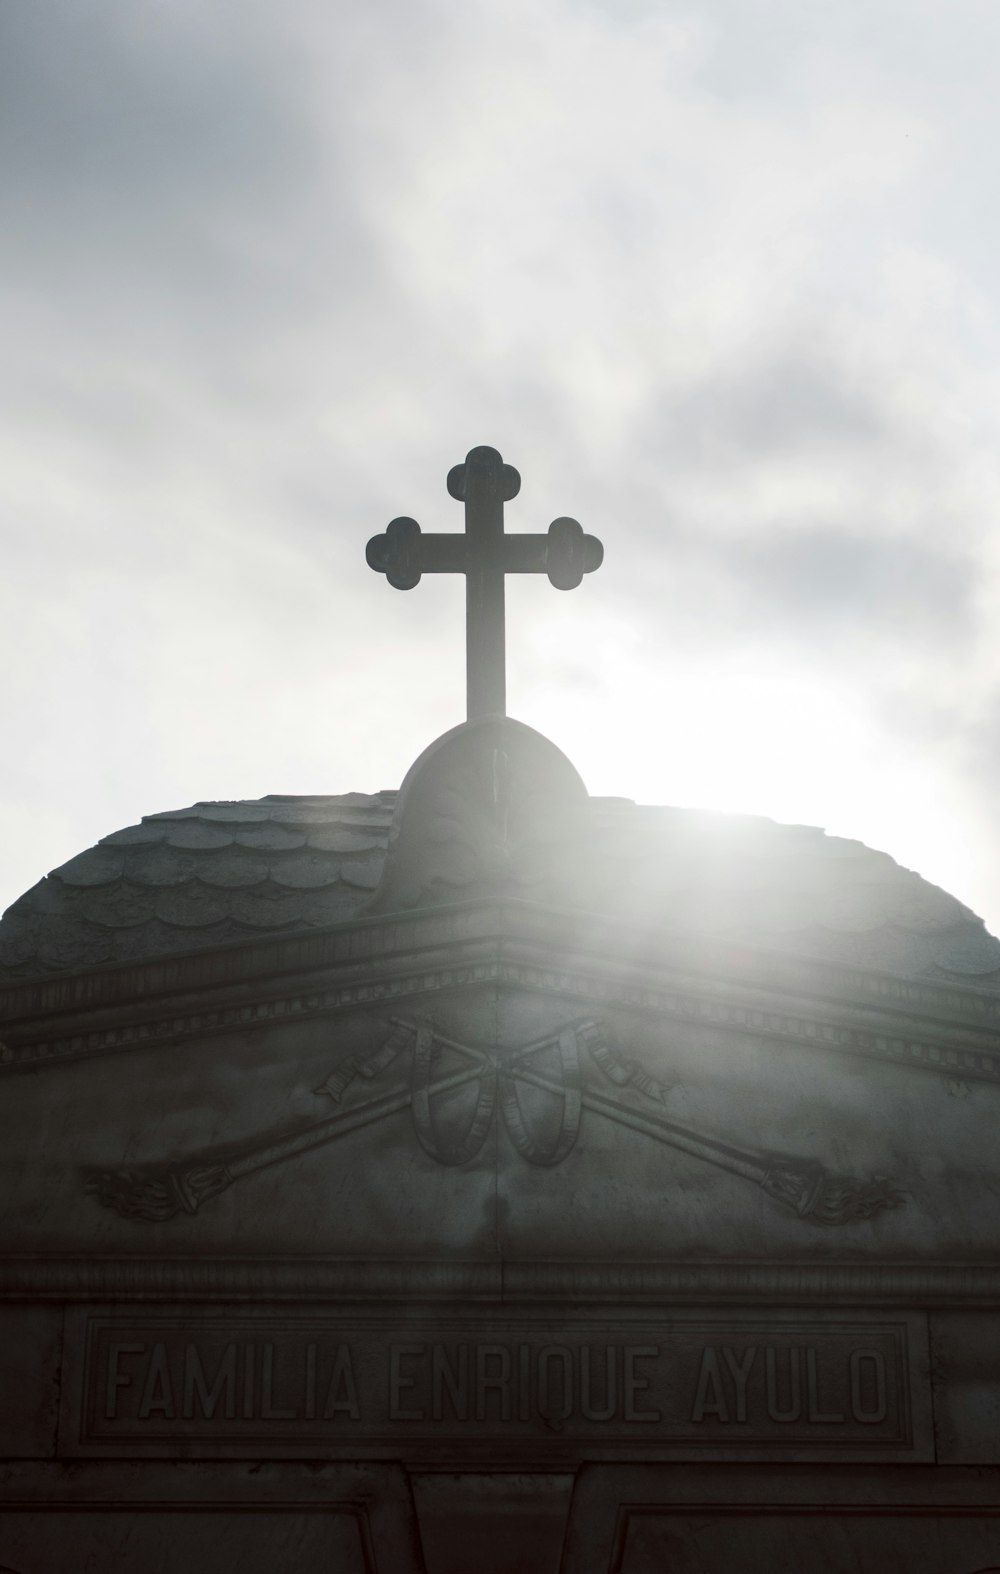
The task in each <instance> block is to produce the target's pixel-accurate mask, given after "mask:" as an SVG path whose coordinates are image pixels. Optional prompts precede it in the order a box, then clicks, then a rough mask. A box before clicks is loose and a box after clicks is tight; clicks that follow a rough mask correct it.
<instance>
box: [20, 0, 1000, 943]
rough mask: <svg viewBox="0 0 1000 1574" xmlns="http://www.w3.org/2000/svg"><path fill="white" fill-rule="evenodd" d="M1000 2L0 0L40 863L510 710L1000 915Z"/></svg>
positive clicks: (24, 777) (327, 786)
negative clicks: (479, 472)
mask: <svg viewBox="0 0 1000 1574" xmlns="http://www.w3.org/2000/svg"><path fill="white" fill-rule="evenodd" d="M998 147H1000V4H998V3H997V0H835V3H825V0H824V3H820V0H698V3H697V4H694V3H691V4H688V3H675V0H604V3H598V0H590V3H580V0H388V3H387V0H365V3H364V4H362V3H357V0H352V3H346V0H282V3H279V0H213V3H209V4H205V3H204V0H159V3H153V0H0V178H2V187H3V190H2V206H0V214H2V219H0V251H2V269H0V286H2V298H0V335H2V347H3V348H2V363H0V365H2V373H0V397H2V400H3V421H2V443H3V454H2V467H0V544H2V560H3V589H2V597H3V602H2V616H0V642H2V651H3V670H4V675H5V681H4V685H3V696H2V717H0V721H2V734H0V736H2V738H3V750H4V761H3V772H2V777H0V794H2V825H3V849H2V851H3V857H2V867H0V907H2V906H5V905H6V904H7V903H8V902H9V901H11V900H13V899H14V898H15V897H16V896H17V895H18V894H19V893H20V892H21V891H22V890H24V889H25V888H26V887H28V886H29V885H32V884H33V883H34V882H35V880H36V879H38V878H39V877H40V876H41V875H42V874H44V873H45V872H47V871H48V870H50V869H52V868H54V867H56V866H57V865H58V864H60V863H62V862H63V861H65V860H66V859H67V858H69V857H70V856H71V855H72V854H74V853H75V852H77V851H79V850H80V849H81V848H83V847H85V846H88V845H90V844H92V843H93V842H94V841H96V840H97V838H98V837H100V836H102V835H104V834H106V833H107V832H109V831H112V830H114V829H116V828H117V827H119V826H122V825H126V824H130V823H133V822H134V821H136V820H137V819H138V818H139V817H140V816H141V815H142V814H143V813H149V812H153V811H156V810H161V809H169V808H176V807H180V806H183V805H185V804H187V803H190V802H192V801H194V800H196V799H199V798H229V797H256V796H259V795H260V794H263V793H268V792H280V793H299V792H301V793H316V792H319V793H325V792H344V791H348V790H351V789H362V790H373V789H378V788H381V787H390V786H397V785H398V783H399V781H400V779H401V777H402V775H403V774H404V772H405V770H406V768H407V766H408V765H409V764H410V762H411V760H412V759H413V758H414V757H415V755H416V754H417V753H418V752H419V751H420V749H421V748H422V747H423V746H424V745H425V744H426V743H428V742H429V741H430V740H431V738H433V737H434V736H435V735H436V734H437V733H439V732H441V731H443V730H444V729H445V728H447V727H449V726H451V725H452V724H454V723H455V722H456V721H459V720H461V719H462V717H463V715H464V657H463V600H462V588H461V586H460V585H459V584H457V583H454V582H446V581H444V580H442V579H433V580H425V581H424V582H423V583H422V584H421V585H420V586H419V587H418V589H417V590H415V591H413V592H411V593H409V594H406V595H402V594H399V593H397V592H395V591H393V590H391V589H390V588H389V587H388V586H387V584H386V583H385V581H384V580H382V579H381V578H379V577H378V576H376V575H374V574H372V573H371V571H370V570H369V569H367V568H366V566H365V561H364V547H365V542H366V540H367V538H368V537H369V536H370V535H372V534H374V533H376V532H377V531H380V530H382V529H384V527H385V524H386V523H387V521H388V520H389V519H390V518H391V517H392V516H393V515H396V514H412V515H414V516H415V517H416V518H418V519H419V520H420V522H421V523H422V525H423V526H424V527H425V528H428V529H437V530H441V529H459V528H460V527H461V523H462V511H461V508H460V506H459V505H458V504H456V503H455V502H453V501H452V500H451V499H450V498H449V497H448V496H447V494H446V492H445V488H444V479H445V475H446V473H447V471H448V469H449V468H450V467H451V465H453V464H454V463H456V462H457V461H459V460H460V459H461V458H462V457H463V456H464V454H465V452H466V450H467V449H468V448H470V447H472V446H474V445H475V444H478V443H489V444H492V445H493V446H494V447H497V448H499V449H500V450H501V451H502V453H503V455H504V458H505V459H506V460H508V461H509V462H510V463H512V464H514V465H516V466H517V468H518V469H519V470H520V472H521V475H522V489H521V495H520V497H519V498H518V499H517V500H516V502H515V503H513V504H511V505H510V506H509V507H508V510H507V515H508V526H509V528H511V529H518V530H526V529H527V530H538V529H544V528H545V527H546V526H547V525H548V523H549V521H550V520H551V519H552V518H554V517H555V516H556V515H558V514H572V515H575V516H576V517H577V518H578V519H580V520H581V522H582V523H583V525H584V527H585V528H586V529H587V530H590V531H593V532H594V533H596V534H598V535H600V536H601V537H602V538H603V540H604V542H605V549H606V555H605V564H604V567H603V568H602V570H601V571H600V573H599V574H597V575H595V576H593V577H592V578H589V579H588V580H587V581H586V582H585V584H584V585H583V586H582V587H581V588H580V589H579V590H578V591H575V592H574V593H572V594H570V595H563V594H560V593H559V592H557V591H555V590H553V589H551V588H550V587H549V585H548V583H547V582H546V581H545V580H544V579H542V580H526V579H525V580H515V581H513V582H510V583H509V585H508V609H509V635H508V642H509V647H510V648H509V657H508V693H509V708H510V711H511V713H512V714H513V715H515V716H518V717H519V718H520V719H521V720H523V721H526V722H529V723H531V724H532V725H534V726H536V727H538V728H540V729H541V730H542V731H544V732H545V733H546V734H548V736H550V737H551V738H552V739H553V740H554V741H555V742H556V743H557V744H559V745H560V747H562V748H563V749H564V750H565V751H566V752H567V753H568V754H569V755H570V757H571V758H572V759H573V761H574V763H575V764H576V765H577V767H578V768H579V770H580V772H581V774H582V775H583V777H584V780H585V781H586V782H587V784H588V786H589V787H590V789H591V791H593V792H598V793H614V794H621V795H624V796H626V797H633V798H636V799H638V800H640V801H644V802H651V803H678V804H702V805H705V806H707V807H713V808H721V809H729V810H742V811H748V812H752V813H760V814H769V815H771V816H773V817H774V818H777V819H781V820H789V821H795V822H807V823H810V824H815V825H823V826H825V827H826V828H827V829H828V830H830V831H832V832H836V833H837V834H840V835H847V836H853V837H858V838H860V839H861V840H863V841H866V842H868V843H869V844H870V845H873V846H876V847H880V848H884V849H885V850H886V851H888V852H890V853H892V854H893V856H894V857H896V858H897V859H899V861H900V862H902V863H904V864H906V865H908V866H910V867H913V868H916V869H918V870H919V871H920V872H921V873H923V874H925V875H926V876H927V877H928V878H930V879H931V880H933V881H934V882H936V883H938V884H942V885H944V886H946V887H947V888H948V889H950V890H951V891H953V892H954V893H955V894H956V895H958V896H959V897H961V898H962V899H963V900H964V901H966V902H968V903H969V904H970V905H971V906H973V907H974V908H975V909H976V910H977V911H978V912H980V913H981V914H982V915H983V916H984V917H985V918H986V919H987V921H988V923H989V924H990V926H991V928H993V929H994V930H997V929H1000V821H998V815H997V812H996V799H997V780H998V774H1000V640H998V637H997V616H998V610H1000V533H998V529H997V520H998V510H1000V376H998V367H1000V309H998V279H1000V267H998V249H1000V248H998V232H1000V191H998V185H1000V174H998V169H1000V164H998V159H997V148H998Z"/></svg>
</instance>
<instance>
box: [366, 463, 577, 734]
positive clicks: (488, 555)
mask: <svg viewBox="0 0 1000 1574" xmlns="http://www.w3.org/2000/svg"><path fill="white" fill-rule="evenodd" d="M520 487H521V477H520V476H519V475H518V473H517V471H516V470H515V469H514V467H513V465H505V464H504V462H503V460H502V458H501V457H500V455H499V454H498V453H497V451H496V449H495V448H473V449H472V450H471V451H470V452H469V453H468V454H467V455H466V457H465V463H464V464H462V465H456V466H455V467H454V469H453V470H449V472H448V491H449V493H450V494H451V496H452V497H454V498H457V499H458V501H459V502H464V504H465V534H464V535H454V534H448V535H443V534H440V535H439V534H430V533H429V532H425V531H423V530H421V528H420V526H419V525H418V524H417V521H416V520H415V519H408V518H405V517H404V518H400V519H393V520H392V521H391V523H390V524H389V525H388V526H387V528H386V529H385V531H384V532H383V534H382V535H380V536H373V537H372V539H371V540H370V541H369V543H368V548H367V551H366V554H365V556H366V558H367V560H368V565H369V567H370V568H373V569H375V570H376V571H377V572H378V573H380V574H384V575H385V577H386V579H387V580H388V581H389V583H390V585H394V586H395V588H396V589H397V590H412V589H413V587H414V586H415V585H418V584H419V583H420V577H421V575H422V574H464V575H465V659H466V674H467V685H468V715H469V720H470V721H474V720H476V719H477V718H479V717H481V716H503V715H505V714H506V709H507V678H506V670H505V668H506V657H505V628H504V578H505V576H506V575H507V574H547V575H548V577H549V581H550V583H551V584H553V585H555V586H556V588H557V590H575V588H576V586H577V585H579V583H580V581H581V580H582V579H583V576H584V574H590V573H592V572H593V570H594V569H595V568H600V566H601V562H602V559H603V557H604V548H603V546H602V545H601V543H600V541H598V539H597V537H596V536H587V535H584V533H583V530H582V528H581V526H580V525H579V524H578V523H577V521H576V520H575V519H568V518H560V519H554V520H553V521H552V523H551V525H550V526H549V528H548V531H547V532H546V534H545V535H533V536H529V535H514V536H508V535H506V534H505V533H504V528H503V505H504V503H509V502H510V500H511V498H514V497H516V496H517V494H518V492H519V490H520Z"/></svg>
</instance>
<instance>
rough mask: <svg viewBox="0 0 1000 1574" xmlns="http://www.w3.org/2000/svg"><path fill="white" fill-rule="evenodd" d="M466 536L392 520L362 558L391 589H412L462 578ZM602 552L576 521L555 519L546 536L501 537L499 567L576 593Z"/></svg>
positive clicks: (596, 540)
mask: <svg viewBox="0 0 1000 1574" xmlns="http://www.w3.org/2000/svg"><path fill="white" fill-rule="evenodd" d="M468 541H469V538H468V536H466V535H455V534H451V533H448V534H445V533H432V532H429V531H424V530H421V528H420V526H419V525H418V524H417V521H416V520H415V519H409V518H406V517H403V518H400V519H393V520H391V521H390V523H389V524H388V525H387V527H386V529H385V531H384V532H383V533H382V535H380V536H372V538H371V540H370V541H369V543H368V546H367V549H366V552H365V557H366V559H367V562H368V566H369V568H373V569H375V570H376V572H377V573H379V574H384V575H385V577H386V579H387V580H388V581H389V583H390V585H393V586H394V587H395V589H396V590H413V589H414V587H415V586H416V585H419V583H420V580H421V576H422V575H424V574H464V573H466V572H467V568H468V558H469V551H468ZM603 558H604V547H603V546H602V544H601V542H600V541H598V539H597V537H596V536H588V535H585V534H584V532H583V529H582V527H581V526H580V525H579V523H578V522H577V521H576V520H575V519H569V518H567V517H563V518H560V519H554V520H553V521H552V523H551V525H550V526H549V528H548V530H547V532H546V534H545V535H544V536H542V535H520V536H518V535H513V536H504V537H503V538H502V544H501V566H502V569H503V572H504V573H505V574H547V575H548V577H549V580H550V582H551V583H552V584H553V585H555V586H556V588H557V589H558V590H575V588H576V586H577V585H579V583H580V581H581V580H582V579H583V576H584V574H591V573H593V571H594V569H595V568H600V566H601V562H602V560H603Z"/></svg>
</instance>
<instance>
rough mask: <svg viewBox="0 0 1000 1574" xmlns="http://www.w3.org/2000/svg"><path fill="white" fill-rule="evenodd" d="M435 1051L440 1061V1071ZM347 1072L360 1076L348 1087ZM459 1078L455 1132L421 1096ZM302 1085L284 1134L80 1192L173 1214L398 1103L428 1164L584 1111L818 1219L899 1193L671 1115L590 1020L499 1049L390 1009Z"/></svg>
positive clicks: (451, 1161) (100, 1173) (146, 1212)
mask: <svg viewBox="0 0 1000 1574" xmlns="http://www.w3.org/2000/svg"><path fill="white" fill-rule="evenodd" d="M445 1054H447V1056H448V1059H449V1062H450V1065H451V1066H452V1067H453V1068H454V1069H448V1070H442V1069H441V1067H440V1061H441V1060H442V1058H443V1057H444V1056H445ZM407 1060H408V1062H409V1076H408V1079H407V1082H406V1083H405V1084H404V1085H400V1082H399V1077H398V1069H399V1067H398V1063H399V1062H401V1061H403V1062H405V1061H407ZM456 1061H457V1065H456V1064H455V1062H456ZM390 1071H395V1073H396V1076H395V1085H393V1086H391V1087H387V1088H386V1090H385V1091H380V1090H379V1084H380V1081H381V1079H382V1078H383V1077H386V1075H387V1073H389V1072H390ZM359 1081H360V1082H361V1083H362V1084H366V1086H365V1087H364V1089H363V1091H362V1094H361V1096H360V1097H356V1096H353V1095H354V1094H356V1091H357V1090H356V1084H357V1083H358V1082H359ZM466 1087H472V1088H474V1090H475V1098H474V1103H473V1104H472V1108H471V1113H470V1114H469V1116H468V1119H467V1122H466V1124H465V1127H464V1130H461V1131H459V1132H458V1133H457V1134H456V1131H455V1127H454V1116H452V1119H451V1120H450V1121H449V1123H448V1125H447V1128H446V1129H443V1128H442V1123H441V1122H440V1121H439V1119H438V1117H437V1113H436V1108H435V1106H436V1103H437V1102H438V1101H439V1100H441V1099H442V1098H443V1097H444V1096H446V1095H449V1094H453V1093H455V1092H457V1091H458V1090H460V1089H462V1088H466ZM528 1088H534V1089H537V1090H540V1091H541V1092H543V1093H546V1094H550V1095H552V1097H553V1098H554V1099H555V1100H556V1101H557V1102H556V1109H557V1110H558V1115H557V1118H556V1120H555V1122H554V1126H553V1123H552V1122H548V1123H546V1125H545V1128H544V1130H543V1129H541V1128H538V1127H533V1124H532V1120H531V1117H530V1114H529V1113H526V1110H525V1105H524V1100H523V1098H522V1093H523V1091H524V1090H525V1089H528ZM315 1091H316V1094H317V1095H318V1096H322V1097H324V1098H328V1099H330V1100H331V1101H332V1102H333V1104H334V1105H335V1106H337V1109H336V1113H334V1114H333V1115H329V1116H327V1117H326V1118H325V1119H323V1120H319V1121H312V1122H309V1123H307V1124H306V1125H304V1126H301V1127H299V1128H298V1129H297V1130H293V1131H291V1132H286V1133H285V1134H279V1133H276V1132H264V1133H262V1134H261V1135H260V1137H258V1138H257V1139H254V1140H251V1141H249V1142H247V1143H244V1144H241V1145H240V1146H239V1147H235V1148H233V1149H231V1150H229V1151H228V1152H225V1153H219V1152H218V1150H215V1151H213V1152H202V1153H195V1154H191V1155H190V1156H189V1157H188V1158H187V1159H181V1160H179V1161H177V1162H175V1163H165V1164H145V1165H135V1166H128V1167H122V1168H113V1169H101V1170H97V1171H94V1172H90V1173H89V1174H88V1176H87V1188H88V1190H89V1191H91V1192H93V1194H94V1195H95V1196H96V1197H97V1199H98V1201H99V1202H100V1203H101V1204H102V1205H103V1206H104V1207H107V1208H113V1209H114V1210H115V1211H116V1212H117V1213H119V1214H121V1215H123V1216H124V1217H126V1218H132V1219H139V1220H149V1221H156V1222H162V1221H164V1220H167V1219H170V1218H172V1217H173V1216H174V1215H175V1214H178V1213H191V1214H193V1213H197V1211H198V1210H199V1208H201V1207H202V1205H203V1204H204V1203H205V1202H207V1201H209V1200H210V1199H211V1198H212V1197H216V1196H218V1195H219V1193H220V1192H222V1191H225V1190H226V1189H227V1188H228V1187H230V1186H231V1185H233V1184H234V1182H236V1181H238V1180H240V1179H241V1178H242V1177H243V1176H244V1175H249V1174H253V1173H254V1172H256V1171H257V1170H261V1169H265V1168H267V1167H268V1166H270V1165H272V1164H279V1163H283V1162H285V1161H286V1160H288V1159H291V1158H294V1157H296V1156H297V1155H298V1154H300V1153H305V1152H308V1151H309V1150H310V1149H312V1148H316V1147H320V1146H323V1145H325V1144H326V1143H328V1142H333V1141H336V1140H337V1139H338V1138H340V1137H343V1136H346V1135H347V1133H348V1132H351V1131H357V1130H359V1129H360V1128H361V1127H364V1126H368V1125H373V1124H374V1123H376V1122H378V1121H381V1120H384V1119H385V1118H386V1117H388V1116H390V1115H394V1114H397V1113H399V1112H400V1111H402V1110H405V1109H406V1108H407V1107H409V1109H410V1112H411V1115H412V1119H413V1127H414V1133H415V1136H416V1139H417V1141H418V1143H419V1144H420V1147H421V1148H422V1149H423V1151H424V1153H426V1154H427V1155H428V1157H429V1158H431V1159H433V1160H434V1161H435V1162H436V1163H438V1164H446V1165H450V1166H461V1165H464V1164H470V1163H472V1162H473V1161H474V1160H476V1159H477V1157H478V1156H479V1155H480V1154H481V1152H482V1150H483V1147H484V1144H485V1143H486V1140H487V1137H488V1135H489V1134H490V1132H491V1131H493V1130H494V1129H498V1130H502V1132H503V1133H504V1134H505V1136H506V1138H507V1139H508V1140H509V1141H510V1143H511V1144H512V1145H513V1147H514V1149H515V1150H516V1151H517V1153H518V1154H519V1155H520V1156H521V1158H522V1159H524V1160H525V1161H526V1162H527V1163H529V1164H534V1165H539V1166H544V1167H551V1166H553V1165H557V1164H560V1163H562V1161H563V1160H564V1159H565V1158H566V1157H567V1155H568V1154H569V1153H570V1152H571V1151H572V1149H573V1148H574V1146H575V1144H576V1142H577V1140H578V1137H579V1135H580V1130H581V1125H582V1121H583V1115H584V1112H585V1111H586V1112H587V1113H588V1114H589V1115H594V1116H598V1117H600V1118H601V1119H604V1120H609V1121H612V1122H614V1123H615V1124H617V1125H620V1126H625V1127H627V1128H628V1129H629V1130H630V1131H634V1132H637V1133H639V1134H641V1135H643V1136H646V1137H650V1138H652V1139H653V1140H654V1141H656V1142H659V1143H662V1144H663V1145H664V1146H666V1147H669V1148H673V1149H675V1150H677V1151H679V1152H682V1153H686V1154H688V1155H690V1156H691V1157H693V1158H696V1159H699V1160H701V1161H702V1162H704V1163H707V1164H711V1165H713V1166H714V1167H715V1168H717V1169H720V1170H724V1171H726V1172H728V1173H729V1174H731V1175H738V1176H740V1177H741V1179H743V1180H746V1181H748V1182H749V1183H751V1184H753V1185H756V1186H759V1187H760V1188H761V1190H762V1191H763V1192H764V1193H765V1194H766V1195H767V1196H768V1197H770V1198H771V1199H772V1201H774V1202H776V1203H778V1204H780V1205H781V1206H782V1207H784V1208H787V1209H790V1210H791V1211H792V1212H794V1213H796V1214H797V1215H798V1216H799V1217H800V1218H803V1219H808V1220H811V1221H813V1222H815V1223H818V1224H826V1225H840V1224H850V1223H854V1222H857V1221H858V1220H863V1219H870V1218H872V1217H873V1216H874V1215H876V1214H877V1213H880V1212H881V1211H882V1210H883V1209H886V1208H892V1207H895V1206H898V1205H899V1204H900V1203H901V1202H902V1200H903V1199H902V1196H901V1194H900V1193H899V1192H898V1191H897V1190H896V1189H895V1187H893V1186H892V1185H891V1184H890V1182H889V1181H888V1179H887V1178H886V1177H885V1176H883V1175H875V1176H872V1177H870V1178H869V1179H867V1180H856V1179H853V1178H851V1177H849V1176H844V1175H838V1174H834V1173H832V1172H831V1171H829V1170H828V1169H826V1167H825V1166H824V1165H822V1164H821V1163H819V1162H818V1161H817V1160H815V1159H807V1158H802V1157H799V1156H796V1155H789V1154H779V1153H772V1152H769V1151H768V1150H766V1149H762V1148H757V1147H754V1146H744V1145H742V1144H736V1143H732V1142H729V1141H727V1140H722V1139H721V1138H719V1137H717V1136H714V1135H711V1134H708V1133H706V1132H703V1131H699V1130H697V1129H696V1128H694V1127H692V1126H689V1125H686V1124H684V1123H682V1122H679V1121H676V1120H673V1119H671V1118H670V1117H669V1115H668V1114H667V1111H666V1102H667V1097H668V1094H669V1092H670V1088H669V1086H667V1085H666V1084H664V1083H662V1082H660V1081H658V1080H657V1079H656V1078H655V1077H654V1076H653V1075H652V1074H651V1073H650V1072H649V1071H647V1070H646V1069H645V1068H644V1067H643V1066H641V1065H640V1064H638V1063H637V1062H636V1061H634V1060H632V1059H631V1058H629V1057H626V1056H624V1055H622V1054H621V1053H620V1052H619V1050H618V1049H617V1048H616V1047H615V1046H614V1045H613V1044H612V1042H611V1041H610V1039H609V1037H608V1035H607V1033H606V1032H605V1030H604V1028H603V1027H602V1025H601V1024H600V1023H599V1022H597V1021H595V1020H594V1019H592V1018H584V1019H581V1020H577V1021H574V1022H570V1023H567V1024H566V1025H565V1026H564V1027H562V1028H560V1029H559V1030H558V1031H556V1032H554V1033H549V1034H547V1035H545V1036H544V1037H542V1038H539V1039H537V1040H534V1041H532V1042H531V1043H528V1044H524V1045H522V1046H520V1047H519V1048H517V1049H516V1050H514V1051H513V1052H510V1051H506V1052H504V1053H502V1054H501V1053H500V1052H498V1051H497V1050H496V1049H494V1048H493V1047H479V1046H476V1045H472V1044H465V1043H462V1042H460V1041H458V1040H455V1039H452V1038H449V1037H447V1036H446V1035H444V1034H443V1033H441V1032H440V1031H439V1030H438V1029H437V1028H436V1027H435V1026H434V1025H433V1023H431V1022H430V1021H427V1020H420V1021H407V1020H404V1019H399V1018H397V1019H393V1020H392V1021H391V1022H390V1023H389V1030H388V1032H387V1034H386V1036H385V1037H384V1038H383V1039H382V1040H381V1042H380V1043H379V1044H378V1045H377V1047H376V1048H375V1049H374V1050H372V1051H371V1052H370V1053H368V1054H363V1055H354V1056H350V1057H348V1058H347V1059H345V1060H342V1061H340V1062H338V1063H337V1065H336V1066H335V1067H334V1068H333V1070H332V1071H331V1073H330V1075H329V1076H328V1077H327V1078H326V1080H325V1081H324V1082H323V1083H322V1084H321V1086H320V1087H318V1088H317V1089H316V1090H315ZM349 1095H350V1096H351V1098H349ZM345 1099H348V1102H347V1103H346V1104H345V1103H344V1101H345ZM342 1105H343V1106H344V1107H341V1106H342Z"/></svg>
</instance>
